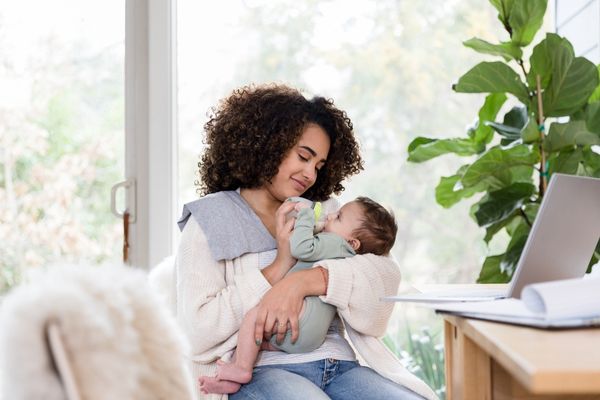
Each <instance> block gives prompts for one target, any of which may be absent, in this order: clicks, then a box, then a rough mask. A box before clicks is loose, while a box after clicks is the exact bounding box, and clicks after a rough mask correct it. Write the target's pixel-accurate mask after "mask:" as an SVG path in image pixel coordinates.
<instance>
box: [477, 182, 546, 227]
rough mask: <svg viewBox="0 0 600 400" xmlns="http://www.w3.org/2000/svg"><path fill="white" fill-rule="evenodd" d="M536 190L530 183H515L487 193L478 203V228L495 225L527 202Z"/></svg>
mask: <svg viewBox="0 0 600 400" xmlns="http://www.w3.org/2000/svg"><path fill="white" fill-rule="evenodd" d="M535 190H536V188H535V186H533V185H532V184H530V183H524V182H517V183H513V184H512V185H510V186H507V187H505V188H503V189H500V190H495V191H492V192H489V193H488V194H487V195H486V196H484V197H483V198H482V199H481V200H480V201H479V203H478V207H477V211H475V213H474V215H475V220H476V221H477V224H478V225H479V226H483V227H487V226H490V225H491V224H494V223H497V222H499V221H501V220H503V219H505V218H507V217H508V216H510V215H511V214H512V213H513V212H514V211H515V210H518V209H520V208H521V206H523V204H524V203H525V202H527V201H529V199H530V197H531V196H532V195H533V193H534V192H535Z"/></svg>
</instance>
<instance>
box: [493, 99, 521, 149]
mask: <svg viewBox="0 0 600 400" xmlns="http://www.w3.org/2000/svg"><path fill="white" fill-rule="evenodd" d="M528 121H529V116H528V115H527V109H526V108H525V107H522V106H516V107H513V108H512V109H511V110H510V111H509V112H507V113H506V114H505V115H504V120H503V121H502V123H501V124H500V123H497V122H490V123H488V125H489V126H491V127H492V128H494V130H495V131H496V132H498V133H499V134H500V135H501V136H503V137H504V138H506V139H509V140H510V141H514V140H517V139H521V131H522V130H523V128H524V127H525V125H526V124H527V122H528Z"/></svg>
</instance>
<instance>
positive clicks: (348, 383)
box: [229, 358, 423, 400]
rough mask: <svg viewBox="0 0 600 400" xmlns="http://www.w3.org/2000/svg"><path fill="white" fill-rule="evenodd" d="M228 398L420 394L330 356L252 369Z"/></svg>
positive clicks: (386, 398)
mask: <svg viewBox="0 0 600 400" xmlns="http://www.w3.org/2000/svg"><path fill="white" fill-rule="evenodd" d="M229 399H230V400H246V399H252V400H271V399H278V400H279V399H280V400H296V399H297V400H305V399H311V400H327V399H333V400H354V399H356V400H359V399H360V400H378V399H381V400H390V399H402V400H417V399H419V400H421V399H423V397H421V396H419V395H418V394H416V393H414V392H412V391H411V390H409V389H407V388H405V387H403V386H402V385H399V384H397V383H394V382H392V381H390V380H389V379H386V378H384V377H382V376H381V375H379V374H378V373H377V372H375V371H373V370H372V369H371V368H367V367H362V366H360V365H359V364H358V363H357V362H355V361H339V360H334V359H331V358H328V359H325V360H319V361H313V362H307V363H299V364H283V365H264V366H261V367H256V368H254V372H253V376H252V380H251V381H250V382H249V383H247V384H245V385H243V386H242V387H241V388H240V390H239V392H237V393H235V394H233V395H230V396H229Z"/></svg>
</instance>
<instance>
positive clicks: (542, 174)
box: [535, 74, 548, 199]
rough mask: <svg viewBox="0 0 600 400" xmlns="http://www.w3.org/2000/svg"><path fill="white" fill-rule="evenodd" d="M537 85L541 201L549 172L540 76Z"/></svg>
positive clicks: (537, 78)
mask: <svg viewBox="0 0 600 400" xmlns="http://www.w3.org/2000/svg"><path fill="white" fill-rule="evenodd" d="M535 84H536V91H537V104H538V119H537V123H538V128H539V132H540V144H539V146H540V186H539V192H540V199H541V198H543V197H544V193H545V192H546V176H547V174H548V172H547V171H546V154H545V153H544V139H545V137H546V135H545V134H544V129H543V128H544V107H543V105H542V81H541V79H540V75H539V74H538V75H536V76H535Z"/></svg>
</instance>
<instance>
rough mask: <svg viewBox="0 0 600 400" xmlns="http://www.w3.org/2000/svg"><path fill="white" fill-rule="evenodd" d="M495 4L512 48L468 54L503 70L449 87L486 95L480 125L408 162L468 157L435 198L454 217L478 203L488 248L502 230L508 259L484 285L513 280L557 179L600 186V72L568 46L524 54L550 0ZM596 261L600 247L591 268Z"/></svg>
mask: <svg viewBox="0 0 600 400" xmlns="http://www.w3.org/2000/svg"><path fill="white" fill-rule="evenodd" d="M490 3H491V4H492V5H493V6H494V7H495V8H496V9H497V10H498V19H499V20H500V22H501V23H502V25H503V26H504V28H505V30H506V31H507V32H508V35H509V40H507V41H504V42H501V43H489V42H487V41H484V40H482V39H479V38H472V39H469V40H467V41H466V42H464V45H465V46H467V47H469V48H472V49H473V50H475V51H477V52H479V53H483V54H489V55H493V56H498V57H499V58H500V59H501V61H492V62H488V61H485V62H481V63H479V64H477V65H475V66H474V67H473V68H472V69H470V70H469V71H467V73H465V74H464V75H463V76H462V77H460V79H459V80H458V82H457V83H456V84H455V85H453V89H454V90H455V91H456V92H459V93H488V95H487V96H486V97H485V101H484V103H483V105H482V107H481V108H480V110H479V113H478V116H477V120H476V122H475V123H474V125H473V126H471V127H470V128H469V129H468V130H467V132H466V136H463V137H458V138H451V139H435V138H426V137H417V138H416V139H414V140H413V141H412V142H411V143H410V144H409V146H408V160H409V161H411V162H424V161H427V160H430V159H432V158H434V157H437V156H440V155H442V154H447V153H454V154H457V155H459V156H467V157H470V158H469V160H468V162H467V163H466V164H464V165H462V166H461V167H460V168H459V169H458V170H457V171H456V172H455V173H454V174H452V175H449V176H443V177H441V179H440V181H439V184H438V185H437V187H436V190H435V196H436V201H437V202H438V203H439V204H440V205H442V206H443V207H447V208H448V207H451V206H452V205H454V204H456V203H457V202H460V201H462V200H464V199H467V198H470V197H471V196H473V195H475V194H477V193H479V194H480V197H479V198H478V200H477V201H476V202H475V203H474V204H473V205H472V207H471V216H472V217H473V219H474V220H475V222H476V223H477V224H478V225H479V226H480V227H482V228H484V229H485V230H486V234H485V238H484V240H485V242H486V243H489V242H490V240H491V239H492V238H493V237H494V236H495V235H496V234H497V233H498V232H500V231H502V230H505V231H506V232H507V233H508V235H509V236H510V240H509V242H508V245H507V248H506V250H505V251H504V252H503V253H501V254H495V255H490V256H488V257H487V258H486V259H485V261H484V263H483V266H482V269H481V273H480V275H479V278H478V282H482V283H491V282H508V281H509V280H510V278H511V276H512V273H513V271H514V269H515V267H516V264H517V262H518V260H519V256H520V255H521V252H522V250H523V247H524V245H525V241H526V239H527V236H528V234H529V231H530V229H531V225H532V223H533V221H534V219H535V217H536V213H537V210H538V208H539V204H540V202H541V200H542V198H543V196H544V192H545V189H546V185H547V182H548V179H549V177H550V176H551V175H552V174H553V173H555V172H560V173H566V174H577V175H586V176H595V177H600V154H598V151H597V147H594V146H598V145H600V86H599V82H600V79H599V74H600V68H598V67H597V66H595V65H594V64H593V63H592V62H590V61H589V60H587V59H585V58H583V57H575V54H574V51H573V46H572V45H571V43H570V42H569V41H568V40H567V39H565V38H563V37H560V36H559V35H557V34H554V33H548V34H546V36H545V37H544V38H543V40H541V41H540V42H539V43H538V44H537V45H535V46H534V47H533V49H532V50H529V51H528V46H530V45H531V42H532V41H533V39H534V36H535V34H536V32H537V31H538V30H539V28H540V27H541V25H542V22H543V17H544V14H545V12H546V6H547V0H490ZM524 50H525V51H526V52H527V53H528V54H529V53H530V54H531V56H529V58H528V59H525V57H524ZM505 109H508V111H507V112H505V113H504V115H499V114H500V113H501V110H505ZM599 258H600V243H599V245H598V246H597V247H596V252H595V253H594V255H593V257H592V259H591V260H590V267H591V266H592V265H594V264H595V263H596V262H598V260H599Z"/></svg>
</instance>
